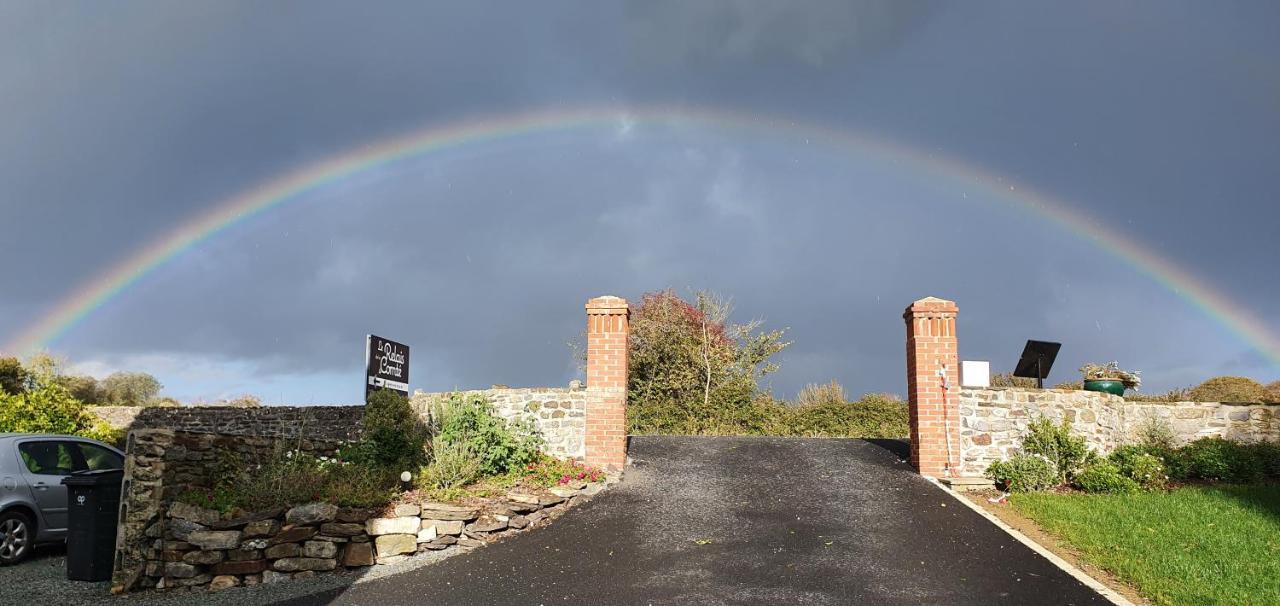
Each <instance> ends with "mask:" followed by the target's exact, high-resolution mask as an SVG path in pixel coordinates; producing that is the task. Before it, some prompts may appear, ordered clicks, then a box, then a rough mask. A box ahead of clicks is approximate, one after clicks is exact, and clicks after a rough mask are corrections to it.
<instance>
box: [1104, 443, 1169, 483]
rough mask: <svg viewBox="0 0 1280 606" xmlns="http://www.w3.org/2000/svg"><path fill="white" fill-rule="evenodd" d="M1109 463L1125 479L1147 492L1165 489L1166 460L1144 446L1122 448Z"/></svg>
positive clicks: (1115, 452) (1114, 453) (1113, 454)
mask: <svg viewBox="0 0 1280 606" xmlns="http://www.w3.org/2000/svg"><path fill="white" fill-rule="evenodd" d="M1108 461H1109V462H1110V463H1111V464H1112V465H1114V466H1115V467H1116V468H1117V469H1119V470H1120V473H1122V474H1124V476H1125V477H1127V478H1129V479H1131V480H1133V481H1135V482H1137V483H1138V484H1139V485H1140V486H1141V487H1142V488H1144V489H1147V490H1158V489H1161V488H1164V486H1165V481H1166V480H1167V479H1168V478H1167V475H1168V472H1167V470H1166V469H1165V466H1164V460H1163V459H1162V458H1160V457H1159V456H1157V455H1154V454H1151V453H1150V452H1148V450H1147V449H1146V448H1145V447H1143V446H1137V445H1129V446H1121V447H1120V448H1117V449H1116V450H1115V451H1114V452H1112V453H1111V456H1110V457H1108Z"/></svg>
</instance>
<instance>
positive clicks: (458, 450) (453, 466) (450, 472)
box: [418, 436, 484, 489]
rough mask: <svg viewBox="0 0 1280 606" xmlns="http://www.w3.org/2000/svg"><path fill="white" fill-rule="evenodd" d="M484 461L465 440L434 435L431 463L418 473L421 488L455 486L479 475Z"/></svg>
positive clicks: (471, 480) (467, 482) (461, 484)
mask: <svg viewBox="0 0 1280 606" xmlns="http://www.w3.org/2000/svg"><path fill="white" fill-rule="evenodd" d="M483 465H484V461H483V460H482V459H481V457H480V455H478V454H476V453H475V452H474V451H473V450H472V449H471V443H470V442H467V441H465V440H462V441H449V440H446V439H445V438H444V436H436V437H435V438H434V439H433V440H432V441H431V464H429V465H426V466H424V467H423V468H422V469H421V470H420V471H419V473H418V479H419V482H418V484H419V486H420V487H421V488H427V489H432V488H444V489H449V488H456V487H459V486H463V485H465V484H469V483H471V482H473V481H475V479H476V478H478V477H480V469H481V467H482V466H483Z"/></svg>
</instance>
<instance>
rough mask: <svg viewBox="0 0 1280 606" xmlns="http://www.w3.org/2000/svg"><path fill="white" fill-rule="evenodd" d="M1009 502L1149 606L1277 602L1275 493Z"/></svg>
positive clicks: (1265, 489)
mask: <svg viewBox="0 0 1280 606" xmlns="http://www.w3.org/2000/svg"><path fill="white" fill-rule="evenodd" d="M1010 502H1011V503H1012V505H1013V507H1014V509H1015V510H1016V511H1017V512H1018V513H1019V514H1022V515H1024V516H1026V517H1028V518H1030V519H1032V520H1034V521H1035V522H1036V523H1037V524H1039V525H1040V526H1041V527H1042V528H1044V529H1045V530H1046V531H1048V532H1049V533H1051V534H1053V535H1056V536H1057V537H1060V538H1061V539H1062V540H1063V541H1065V542H1066V543H1067V544H1068V545H1070V546H1071V547H1073V548H1075V549H1076V550H1079V552H1080V553H1081V556H1082V557H1083V558H1084V559H1085V560H1087V561H1088V562H1089V563H1091V564H1093V565H1095V566H1097V567H1099V568H1102V569H1104V570H1106V571H1108V572H1111V573H1113V574H1115V575H1116V576H1117V577H1119V578H1120V579H1122V580H1124V581H1125V582H1127V583H1131V584H1132V585H1133V586H1134V587H1136V588H1137V589H1138V591H1140V592H1141V593H1142V594H1143V595H1144V596H1145V597H1146V598H1147V599H1149V600H1150V601H1151V602H1153V603H1155V604H1278V603H1280V581H1277V579H1280V485H1274V484H1269V485H1250V486H1216V487H1188V488H1182V489H1179V490H1175V491H1172V492H1168V493H1164V492H1154V493H1136V494H1127V495H1087V494H1056V493H1029V494H1015V495H1013V496H1012V497H1011V498H1010Z"/></svg>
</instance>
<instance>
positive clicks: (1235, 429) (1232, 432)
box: [959, 388, 1280, 476]
mask: <svg viewBox="0 0 1280 606" xmlns="http://www.w3.org/2000/svg"><path fill="white" fill-rule="evenodd" d="M959 396H960V397H959V406H960V410H959V413H960V415H959V416H960V449H961V475H965V476H981V475H982V474H983V473H984V472H985V471H986V468H987V465H989V464H991V463H992V462H993V461H998V460H1003V459H1006V458H1008V457H1009V456H1011V455H1013V454H1015V453H1017V452H1018V449H1019V448H1020V447H1021V445H1022V437H1023V435H1025V433H1026V429H1027V424H1028V423H1030V422H1031V421H1032V420H1033V419H1036V418H1038V417H1047V418H1049V419H1050V420H1052V421H1054V422H1055V423H1058V422H1061V421H1062V420H1063V419H1066V420H1067V422H1068V423H1069V424H1070V425H1071V429H1072V431H1073V432H1074V433H1075V434H1076V435H1080V436H1084V437H1085V439H1086V441H1087V443H1088V444H1089V446H1090V447H1092V448H1093V449H1094V450H1096V451H1098V452H1100V453H1107V452H1110V451H1112V450H1113V449H1115V448H1116V447H1117V446H1120V445H1122V444H1126V443H1132V442H1135V441H1137V440H1138V438H1139V436H1140V434H1141V431H1142V429H1143V427H1144V426H1146V425H1147V424H1149V423H1151V422H1152V420H1156V421H1157V422H1160V423H1161V424H1164V425H1165V426H1167V427H1169V428H1170V429H1171V430H1172V431H1173V433H1174V436H1175V439H1176V440H1177V441H1178V442H1181V443H1186V442H1190V441H1192V440H1195V439H1198V438H1203V437H1223V438H1227V439H1230V440H1238V441H1244V442H1251V441H1257V440H1280V417H1277V416H1276V415H1277V413H1280V406H1277V405H1267V404H1230V403H1221V402H1173V403H1152V402H1128V401H1126V400H1125V399H1124V398H1120V397H1117V396H1113V395H1110V394H1104V393H1098V392H1092V391H1077V390H1065V389H1024V388H993V389H971V388H965V389H961V390H960V392H959Z"/></svg>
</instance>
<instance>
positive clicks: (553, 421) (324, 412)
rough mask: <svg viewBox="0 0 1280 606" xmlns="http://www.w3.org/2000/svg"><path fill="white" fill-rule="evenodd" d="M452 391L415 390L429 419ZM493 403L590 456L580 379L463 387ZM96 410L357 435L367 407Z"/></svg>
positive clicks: (232, 429)
mask: <svg viewBox="0 0 1280 606" xmlns="http://www.w3.org/2000/svg"><path fill="white" fill-rule="evenodd" d="M447 393H448V392H440V393H424V392H421V391H419V392H415V393H414V394H413V398H412V402H413V404H414V407H415V408H417V410H418V411H419V413H420V414H421V415H422V416H423V419H424V420H426V419H427V418H428V417H429V414H430V407H429V406H428V402H430V400H431V399H432V398H436V397H440V396H443V395H446V394H447ZM462 393H464V394H479V395H481V396H484V397H485V398H487V399H488V400H489V401H490V402H492V403H493V407H494V412H495V413H497V415H498V416H500V417H502V418H504V419H509V420H514V421H524V420H530V421H533V424H534V425H535V426H536V427H537V428H538V430H539V431H540V432H541V433H542V436H543V438H545V439H546V441H547V446H546V448H545V449H544V450H545V451H546V452H547V454H549V455H552V456H555V457H560V458H563V459H576V460H581V459H582V458H583V457H584V456H585V455H586V449H585V438H586V416H587V391H586V390H585V389H584V388H583V387H582V386H581V384H580V383H578V382H577V381H575V382H574V383H573V384H571V385H570V386H569V387H567V388H555V387H531V388H520V389H511V388H494V389H480V390H472V391H465V392H462ZM90 410H91V411H92V412H93V414H94V415H96V416H97V417H98V418H99V419H102V420H103V421H105V422H106V423H107V424H109V425H111V426H112V427H116V428H119V429H170V430H174V431H188V432H194V433H216V434H222V435H243V436H256V437H280V438H299V437H306V438H311V439H317V440H355V439H357V438H359V434H360V420H361V418H363V416H364V407H363V406H262V407H258V408H242V407H232V406H183V407H148V408H139V407H133V406H94V407H92V408H90Z"/></svg>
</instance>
